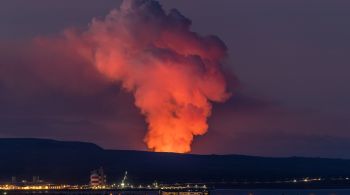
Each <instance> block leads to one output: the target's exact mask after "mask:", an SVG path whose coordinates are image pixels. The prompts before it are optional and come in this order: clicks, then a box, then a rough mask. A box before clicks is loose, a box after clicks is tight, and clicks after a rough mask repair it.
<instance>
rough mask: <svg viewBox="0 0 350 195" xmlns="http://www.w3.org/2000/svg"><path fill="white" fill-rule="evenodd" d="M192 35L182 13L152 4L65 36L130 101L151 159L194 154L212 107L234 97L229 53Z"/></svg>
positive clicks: (137, 4)
mask: <svg viewBox="0 0 350 195" xmlns="http://www.w3.org/2000/svg"><path fill="white" fill-rule="evenodd" d="M190 27H191V21H190V20H189V19H187V18H186V17H184V16H183V15H182V14H181V13H179V11H177V10H175V9H172V10H170V11H169V12H165V11H164V10H163V8H162V7H161V5H160V4H159V3H158V2H156V1H154V0H124V1H123V3H122V5H121V7H120V8H119V9H115V10H112V11H111V12H110V13H109V14H108V15H107V16H106V17H105V18H104V19H96V18H95V19H93V20H92V22H91V24H90V25H89V28H88V29H87V30H85V31H79V30H73V29H69V30H66V31H65V39H66V41H67V42H68V43H69V44H70V45H74V47H75V48H76V49H77V51H79V52H78V53H79V55H81V56H82V57H84V58H86V59H87V60H89V61H90V62H91V63H93V64H94V65H95V66H96V68H97V69H98V71H99V72H100V73H102V74H103V75H105V77H106V78H108V79H109V80H110V81H112V82H120V83H121V86H122V87H123V88H124V89H126V90H127V91H129V92H131V93H133V95H134V97H135V105H136V106H137V107H138V108H139V109H140V110H141V113H142V114H143V115H144V116H145V120H146V122H147V124H148V132H147V134H146V136H145V138H144V141H145V143H146V144H147V147H148V148H149V149H151V150H153V151H157V152H178V153H184V152H189V151H191V143H192V141H193V137H194V136H197V135H203V134H205V133H206V132H207V129H208V124H207V118H208V117H209V116H210V114H211V108H212V105H211V102H223V101H225V100H226V99H227V98H228V97H229V93H227V91H226V83H225V78H224V75H223V73H222V71H221V68H222V67H221V63H222V61H223V60H224V58H225V57H226V55H227V49H226V46H225V45H224V43H223V42H222V41H221V40H220V39H218V38H217V37H215V36H205V37H203V36H200V35H198V34H197V33H195V32H192V31H191V30H190Z"/></svg>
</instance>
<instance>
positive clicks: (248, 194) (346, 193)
mask: <svg viewBox="0 0 350 195" xmlns="http://www.w3.org/2000/svg"><path fill="white" fill-rule="evenodd" d="M210 195H350V189H346V190H343V189H341V190H337V189H334V190H214V191H212V192H211V193H210Z"/></svg>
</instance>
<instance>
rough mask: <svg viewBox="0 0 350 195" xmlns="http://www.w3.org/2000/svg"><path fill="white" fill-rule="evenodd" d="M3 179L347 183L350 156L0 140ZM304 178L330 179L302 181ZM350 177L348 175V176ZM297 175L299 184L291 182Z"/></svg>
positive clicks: (243, 184)
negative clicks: (101, 176)
mask: <svg viewBox="0 0 350 195" xmlns="http://www.w3.org/2000/svg"><path fill="white" fill-rule="evenodd" d="M0 157H1V160H0V173H1V174H0V181H2V182H6V181H11V176H16V177H17V178H18V180H19V179H27V180H31V179H32V176H40V178H42V179H44V180H46V181H50V182H52V183H56V184H87V183H88V182H89V175H90V171H91V170H93V169H96V168H99V167H101V166H102V167H103V168H104V170H105V172H106V174H107V177H108V179H107V180H108V181H109V182H110V183H114V182H115V183H118V182H120V181H121V179H122V177H123V175H124V172H125V171H128V174H129V182H131V183H137V184H149V183H152V182H154V181H155V180H156V181H157V182H158V183H169V184H173V183H188V182H190V183H199V184H208V185H213V186H216V187H217V186H218V187H224V188H225V187H234V188H236V187H237V188H242V187H243V188H244V187H248V188H251V187H253V188H254V187H258V188H260V187H264V186H265V187H266V188H269V187H273V188H275V187H277V188H278V187H279V186H280V187H287V188H288V187H292V188H293V187H297V188H310V187H311V188H313V187H314V188H321V187H326V188H332V187H340V188H345V187H349V186H350V183H349V180H348V178H347V177H350V160H342V159H323V158H299V157H291V158H267V157H253V156H242V155H191V154H172V153H153V152H141V151H120V150H105V149H102V148H100V147H99V146H97V145H95V144H91V143H82V142H61V141H54V140H44V139H0ZM301 178H327V179H326V180H322V181H317V182H316V181H315V182H302V181H301ZM346 178H347V179H346ZM294 179H298V181H297V182H291V181H293V180H294Z"/></svg>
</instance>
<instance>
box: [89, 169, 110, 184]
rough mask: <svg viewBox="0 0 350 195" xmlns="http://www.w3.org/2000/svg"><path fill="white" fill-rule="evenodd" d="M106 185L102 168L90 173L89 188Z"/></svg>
mask: <svg viewBox="0 0 350 195" xmlns="http://www.w3.org/2000/svg"><path fill="white" fill-rule="evenodd" d="M106 184H107V177H106V175H105V174H104V171H103V168H102V167H101V168H99V169H96V170H93V171H91V175H90V185H91V186H104V185H106Z"/></svg>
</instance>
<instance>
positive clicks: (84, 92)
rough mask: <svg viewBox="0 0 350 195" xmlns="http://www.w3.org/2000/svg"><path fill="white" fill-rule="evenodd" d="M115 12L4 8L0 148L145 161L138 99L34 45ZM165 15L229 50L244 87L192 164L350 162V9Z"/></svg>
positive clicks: (106, 1)
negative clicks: (68, 148)
mask: <svg viewBox="0 0 350 195" xmlns="http://www.w3.org/2000/svg"><path fill="white" fill-rule="evenodd" d="M120 2H121V1H118V0H74V1H70V0H60V1H58V0H57V1H47V0H31V1H27V0H2V1H0V25H1V30H0V136H1V137H41V138H53V139H59V140H80V141H89V142H94V143H97V144H99V145H101V146H103V147H105V148H114V149H136V150H146V146H145V145H144V143H143V142H142V139H143V136H144V134H145V132H146V125H145V122H144V119H143V117H142V116H141V115H140V114H139V111H138V109H137V108H135V107H134V104H133V97H132V95H130V94H128V93H126V92H123V91H122V90H120V89H119V86H118V85H117V84H111V83H110V82H108V81H106V80H105V78H103V77H102V76H101V75H99V74H97V73H96V71H94V69H93V68H92V67H89V66H86V65H85V63H84V61H82V60H80V59H77V58H76V57H75V56H74V54H73V53H71V52H69V50H65V49H62V48H61V50H62V53H63V54H62V56H59V57H57V56H55V55H54V54H53V53H55V51H51V50H43V49H42V48H36V47H33V46H31V44H30V43H29V41H30V40H31V39H33V38H35V37H38V36H46V37H50V36H55V35H56V34H58V33H60V32H61V31H62V30H64V29H65V28H67V27H72V26H74V27H81V28H84V27H86V26H87V25H88V24H89V22H90V21H91V19H92V18H93V17H103V16H105V15H107V14H108V12H109V11H110V10H111V9H113V8H116V7H119V5H120ZM161 3H162V4H163V6H164V8H165V9H167V10H168V9H171V8H177V9H178V10H179V11H180V12H181V13H182V14H183V15H185V16H186V17H188V18H189V19H191V20H192V23H193V25H192V30H193V31H195V32H198V33H200V34H203V35H208V34H214V35H217V36H219V37H220V38H221V39H222V40H223V41H224V42H225V43H226V45H227V47H228V49H229V60H228V61H227V62H226V64H225V65H226V66H228V67H229V68H231V69H232V70H233V71H234V72H235V74H236V76H237V77H238V79H239V83H240V87H239V90H238V91H237V92H236V94H235V96H233V97H232V98H231V99H230V100H229V101H228V102H226V103H225V104H214V108H213V114H212V116H211V118H210V119H209V125H210V127H209V131H208V133H207V134H206V135H205V136H202V137H196V138H195V141H194V144H193V153H205V154H206V153H218V154H227V153H237V154H247V155H263V156H321V157H341V158H350V152H349V151H350V150H349V149H350V90H349V86H348V84H349V83H350V77H349V76H348V74H349V71H350V68H349V64H350V59H349V58H350V57H349V55H348V52H350V39H349V38H348V35H350V25H349V21H350V3H349V2H348V1H345V0H343V1H341V0H333V1H329V0H311V1H303V0H286V1H280V0H267V1H260V0H248V1H247V0H235V1H232V0H218V1H213V0H201V1H199V0H198V1H195V0H192V1H188V0H177V1H162V2H161ZM52 50H54V49H52ZM61 50H60V51H61ZM229 82H233V81H231V80H229ZM230 84H231V83H230Z"/></svg>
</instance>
